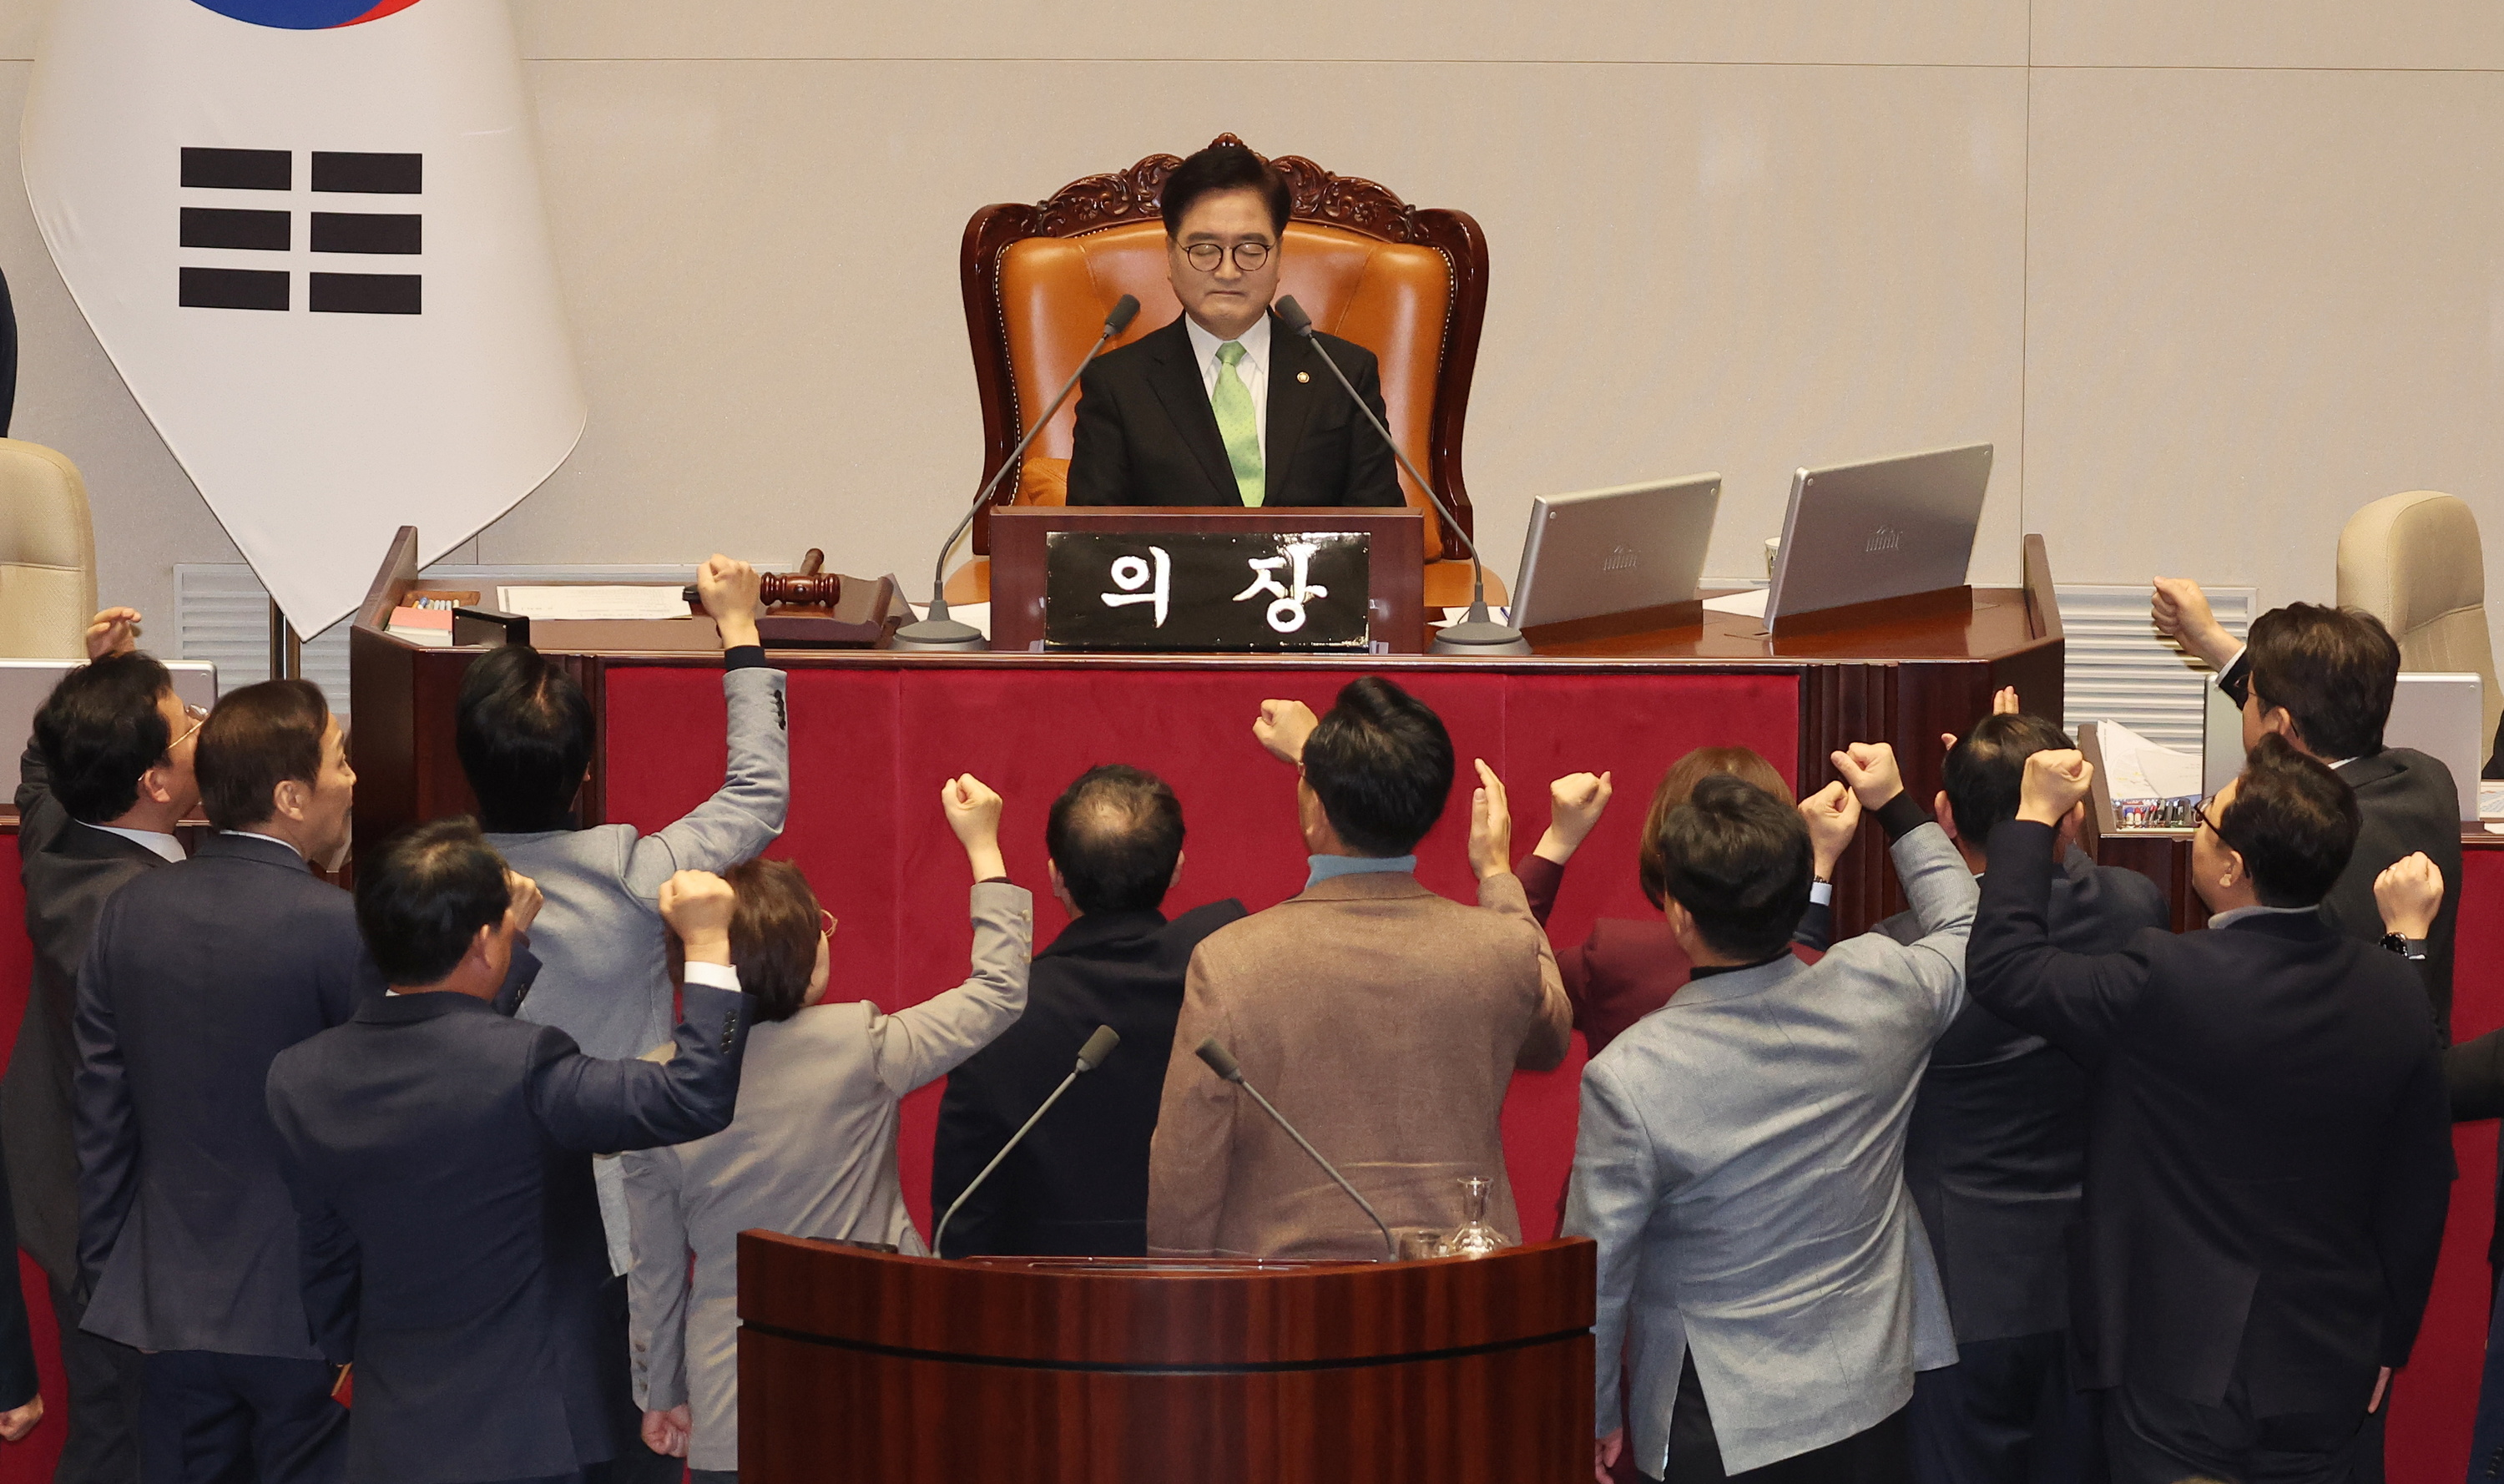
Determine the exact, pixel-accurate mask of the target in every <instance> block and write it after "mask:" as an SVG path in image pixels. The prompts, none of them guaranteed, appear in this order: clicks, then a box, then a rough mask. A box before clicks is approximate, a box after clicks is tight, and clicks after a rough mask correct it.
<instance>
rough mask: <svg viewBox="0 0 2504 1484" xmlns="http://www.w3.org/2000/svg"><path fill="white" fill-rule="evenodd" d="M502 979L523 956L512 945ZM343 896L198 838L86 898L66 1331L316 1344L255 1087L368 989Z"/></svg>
mask: <svg viewBox="0 0 2504 1484" xmlns="http://www.w3.org/2000/svg"><path fill="white" fill-rule="evenodd" d="M513 960H514V965H513V979H512V981H510V982H509V983H508V984H507V989H508V992H509V990H510V989H511V988H512V987H513V986H514V985H517V984H524V983H527V980H528V976H529V975H530V974H531V973H532V972H534V971H535V970H536V968H537V960H535V959H533V958H532V957H531V956H530V955H529V953H527V952H519V953H516V954H514V955H513ZM382 992H383V981H382V975H381V974H380V972H379V971H377V970H376V969H375V968H374V966H373V961H372V960H371V959H369V958H367V957H366V956H365V945H364V943H363V941H362V940H361V939H360V938H359V937H358V935H357V915H356V901H355V899H354V898H353V897H351V896H350V895H349V894H348V893H347V892H344V891H341V890H340V889H339V888H338V887H336V886H333V885H331V884H330V882H328V881H325V880H322V879H321V878H320V877H317V876H315V875H314V874H313V872H312V870H311V868H309V867H308V866H306V865H305V863H304V859H303V857H302V856H299V855H297V854H296V852H295V851H294V850H293V849H290V848H289V847H288V846H284V845H281V844H278V843H277V842H275V841H269V840H257V839H250V838H247V837H245V836H241V835H212V836H210V837H209V838H208V839H207V840H205V841H203V842H201V844H200V846H199V850H198V853H196V854H194V855H193V856H192V857H191V859H190V860H188V861H185V862H183V863H182V864H180V865H169V866H167V867H166V868H165V869H163V870H161V871H150V872H146V873H143V874H142V875H141V876H140V877H139V878H138V879H136V880H133V881H131V882H130V884H129V885H127V886H125V887H123V888H122V890H121V891H118V892H116V893H115V894H114V896H113V899H112V900H111V901H109V902H107V903H105V904H104V912H103V913H102V915H99V916H98V917H97V919H96V925H95V939H94V942H93V943H91V944H90V945H89V946H88V948H87V962H86V963H85V964H84V965H83V966H82V967H81V968H80V970H79V996H78V1018H77V1031H78V1044H79V1071H78V1079H77V1094H78V1145H79V1262H80V1266H81V1269H82V1272H83V1276H84V1277H85V1279H86V1281H87V1282H89V1283H92V1284H93V1285H94V1294H93V1297H92V1298H91V1299H90V1300H89V1302H88V1304H87V1319H86V1324H85V1328H87V1329H89V1330H92V1331H94V1332H95V1333H97V1334H101V1335H104V1336H105V1337H107V1338H109V1339H116V1340H120V1341H121V1342H122V1343H123V1344H125V1345H135V1346H138V1347H139V1348H141V1349H145V1350H210V1351H218V1352H222V1353H225V1354H229V1355H258V1356H277V1357H282V1358H288V1359H301V1360H311V1359H314V1358H316V1357H318V1356H319V1355H320V1353H321V1352H320V1351H319V1350H317V1349H316V1348H315V1346H314V1343H313V1333H312V1330H311V1329H310V1328H309V1327H308V1326H307V1324H306V1322H305V1317H304V1297H303V1291H302V1288H301V1286H300V1285H299V1284H298V1283H297V1281H296V1263H297V1256H296V1250H297V1243H296V1207H295V1204H294V1203H293V1202H292V1201H291V1200H290V1199H289V1198H288V1193H287V1188H286V1184H285V1182H284V1180H283V1179H282V1177H281V1175H280V1173H279V1149H278V1134H277V1131H276V1130H275V1129H274V1128H272V1127H271V1125H270V1122H269V1110H268V1101H267V1099H266V1097H265V1096H264V1094H263V1090H262V1089H263V1084H264V1083H266V1082H267V1080H268V1077H269V1063H270V1061H271V1059H272V1058H274V1057H275V1056H277V1054H278V1053H280V1052H282V1051H285V1050H286V1049H287V1048H289V1047H291V1046H294V1045H295V1044H296V1042H298V1041H302V1040H304V1039H305V1038H306V1037H308V1036H312V1035H314V1034H317V1033H318V1032H320V1031H322V1030H325V1029H327V1028H329V1027H330V1026H333V1025H337V1024H340V1023H342V1022H343V1021H345V1020H346V1019H347V1018H349V1017H350V1016H351V1015H353V1014H355V1013H356V1009H357V1006H358V1005H359V1004H361V1003H363V1002H364V1001H365V1000H368V999H379V998H381V996H382Z"/></svg>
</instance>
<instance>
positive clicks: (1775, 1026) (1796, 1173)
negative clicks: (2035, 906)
mask: <svg viewBox="0 0 2504 1484" xmlns="http://www.w3.org/2000/svg"><path fill="white" fill-rule="evenodd" d="M1894 853H1895V870H1896V873H1897V875H1899V876H1901V877H1902V878H1903V881H1904V893H1905V895H1906V896H1908V897H1910V898H1911V899H1912V903H1913V911H1914V912H1915V913H1916V914H1917V915H1919V917H1920V920H1921V924H1922V926H1923V928H1924V929H1925V931H1926V933H1927V936H1925V937H1924V938H1922V940H1921V941H1920V942H1918V943H1915V944H1913V945H1911V946H1909V947H1908V946H1906V945H1903V944H1900V943H1897V942H1895V940H1894V939H1892V938H1889V937H1887V936H1885V935H1884V934H1880V933H1864V934H1862V935H1861V936H1860V937H1858V938H1854V939H1850V940H1848V941H1846V942H1843V943H1839V944H1836V945H1835V946H1834V947H1833V948H1832V949H1829V950H1828V951H1827V952H1826V956H1825V957H1824V958H1823V959H1821V960H1820V961H1819V962H1818V963H1816V964H1815V965H1808V964H1803V963H1801V962H1800V961H1799V960H1798V959H1796V958H1793V957H1791V955H1790V954H1785V955H1784V956H1783V957H1781V958H1779V959H1777V960H1775V961H1774V962H1772V963H1770V964H1765V965H1762V966H1759V967H1757V968H1753V969H1745V970H1740V971H1737V972H1734V973H1728V974H1717V975H1713V976H1711V977H1709V978H1704V979H1698V980H1695V981H1693V982H1691V983H1689V984H1687V985H1686V987H1684V988H1682V989H1680V990H1679V991H1678V993H1677V994H1676V995H1675V996H1674V997H1673V998H1672V999H1671V1000H1670V1002H1669V1003H1668V1004H1666V1005H1664V1006H1662V1007H1661V1008H1660V1009H1658V1010H1655V1011H1653V1012H1652V1014H1651V1015H1648V1016H1646V1017H1644V1018H1642V1019H1641V1020H1638V1021H1636V1022H1635V1023H1634V1025H1633V1026H1632V1027H1630V1028H1629V1029H1628V1030H1627V1031H1626V1032H1625V1033H1624V1034H1623V1035H1621V1036H1619V1037H1617V1040H1616V1041H1614V1042H1612V1043H1610V1045H1609V1049H1608V1050H1607V1051H1605V1052H1602V1053H1600V1054H1599V1055H1598V1056H1597V1057H1595V1058H1593V1059H1592V1061H1591V1063H1590V1065H1589V1066H1588V1067H1586V1068H1584V1070H1583V1073H1582V1126H1581V1129H1580V1131H1579V1135H1578V1137H1577V1139H1576V1142H1575V1150H1574V1183H1573V1188H1572V1192H1571V1194H1570V1196H1569V1198H1568V1200H1567V1204H1566V1210H1565V1230H1566V1231H1567V1232H1568V1233H1571V1234H1575V1235H1581V1236H1588V1237H1592V1238H1594V1239H1596V1240H1597V1241H1598V1242H1599V1244H1600V1305H1599V1325H1598V1329H1597V1331H1596V1335H1595V1339H1596V1348H1597V1353H1598V1365H1597V1369H1598V1378H1597V1379H1598V1393H1597V1399H1598V1402H1599V1425H1598V1431H1599V1433H1600V1435H1602V1436H1606V1435H1607V1434H1608V1433H1610V1432H1613V1431H1615V1430H1616V1429H1617V1426H1618V1423H1619V1419H1618V1405H1617V1391H1618V1388H1617V1376H1618V1370H1619V1367H1620V1364H1621V1363H1622V1364H1623V1365H1625V1366H1628V1367H1631V1369H1632V1372H1633V1381H1632V1385H1631V1388H1630V1390H1629V1396H1630V1398H1631V1402H1630V1405H1631V1409H1632V1412H1633V1415H1632V1417H1631V1418H1630V1419H1628V1421H1627V1426H1628V1432H1629V1433H1630V1436H1629V1437H1628V1439H1627V1441H1628V1443H1629V1444H1630V1445H1631V1447H1632V1448H1633V1449H1634V1459H1635V1463H1636V1465H1637V1466H1638V1467H1641V1468H1642V1469H1643V1470H1644V1471H1645V1472H1646V1473H1649V1474H1652V1475H1655V1476H1659V1475H1663V1474H1665V1473H1666V1472H1667V1467H1666V1463H1665V1461H1666V1459H1667V1456H1668V1451H1669V1414H1670V1403H1671V1401H1672V1400H1673V1399H1674V1398H1675V1397H1676V1396H1677V1393H1678V1376H1679V1369H1680V1363H1681V1362H1682V1361H1683V1360H1684V1359H1685V1358H1686V1355H1687V1351H1688V1350H1689V1349H1692V1350H1693V1351H1694V1354H1695V1374H1696V1379H1697V1380H1698V1381H1700V1382H1701V1383H1702V1384H1703V1388H1704V1398H1705V1402H1706V1404H1707V1405H1708V1406H1710V1407H1711V1408H1712V1412H1713V1428H1714V1432H1715V1434H1716V1435H1717V1436H1718V1437H1719V1439H1720V1441H1721V1464H1722V1467H1724V1468H1726V1469H1728V1470H1729V1471H1731V1472H1733V1473H1736V1472H1738V1471H1739V1470H1741V1469H1747V1468H1760V1467H1764V1466H1765V1465H1767V1464H1772V1463H1777V1462H1779V1461H1781V1460H1783V1459H1786V1458H1790V1457H1791V1456H1792V1455H1794V1454H1800V1453H1806V1452H1808V1451H1809V1450H1810V1449H1812V1448H1819V1447H1823V1446H1825V1445H1826V1444H1827V1443H1831V1442H1836V1441H1839V1440H1841V1439H1843V1438H1846V1437H1849V1436H1851V1435H1852V1434H1853V1433H1856V1432H1861V1431H1864V1430H1865V1429H1868V1428H1871V1427H1874V1426H1876V1425H1877V1424H1878V1423H1879V1422H1881V1421H1884V1420H1885V1419H1886V1418H1887V1416H1888V1415H1889V1414H1890V1413H1893V1412H1894V1411H1895V1410H1896V1409H1897V1408H1898V1407H1901V1406H1902V1405H1903V1404H1904V1403H1905V1402H1906V1401H1907V1400H1908V1399H1909V1398H1911V1396H1912V1392H1913V1372H1915V1371H1916V1370H1930V1369H1934V1368H1936V1367H1938V1366H1941V1365H1948V1364H1953V1363H1955V1361H1956V1358H1957V1356H1956V1340H1955V1336H1954V1334H1953V1333H1952V1332H1951V1330H1950V1329H1949V1325H1948V1311H1947V1302H1946V1299H1945V1297H1944V1295H1943V1294H1942V1293H1941V1290H1940V1287H1939V1277H1938V1269H1937V1268H1936V1267H1935V1266H1934V1265H1933V1264H1932V1262H1931V1260H1930V1239H1929V1238H1928V1236H1927V1235H1926V1234H1925V1233H1924V1232H1923V1229H1922V1220H1921V1215H1920V1213H1919V1212H1918V1211H1917V1210H1915V1208H1914V1206H1913V1202H1912V1198H1911V1197H1910V1196H1909V1195H1908V1194H1907V1193H1906V1192H1905V1190H1904V1127H1905V1122H1906V1120H1907V1119H1908V1117H1909V1116H1910V1114H1911V1112H1912V1107H1913V1094H1914V1091H1915V1089H1916V1088H1918V1087H1919V1086H1920V1085H1921V1080H1922V1070H1923V1068H1924V1067H1925V1066H1927V1065H1928V1064H1929V1061H1930V1046H1931V1044H1932V1043H1933V1042H1935V1041H1937V1040H1938V1038H1939V1036H1940V1034H1941V1033H1942V1032H1944V1031H1945V1030H1946V1029H1947V1027H1948V1022H1949V1021H1951V1020H1953V1019H1955V1018H1956V1015H1957V1012H1958V1010H1960V1009H1961V1008H1963V1006H1964V1004H1965V933H1966V930H1967V929H1968V928H1970V927H1971V926H1972V923H1973V912H1974V903H1975V901H1976V899H1977V898H1978V896H1979V895H1980V893H1979V892H1978V890H1977V889H1976V887H1975V885H1974V880H1973V874H1972V873H1971V872H1970V871H1968V870H1967V869H1966V868H1965V862H1964V861H1963V860H1962V859H1960V858H1959V857H1958V855H1957V852H1956V847H1955V846H1952V845H1950V844H1949V843H1948V839H1947V836H1946V835H1944V834H1943V833H1941V832H1940V830H1939V827H1938V826H1937V825H1935V824H1925V825H1923V826H1922V827H1921V828H1920V829H1917V830H1914V831H1912V832H1911V833H1909V834H1907V835H1906V836H1904V838H1903V839H1901V840H1899V841H1897V842H1896V843H1895V848H1894Z"/></svg>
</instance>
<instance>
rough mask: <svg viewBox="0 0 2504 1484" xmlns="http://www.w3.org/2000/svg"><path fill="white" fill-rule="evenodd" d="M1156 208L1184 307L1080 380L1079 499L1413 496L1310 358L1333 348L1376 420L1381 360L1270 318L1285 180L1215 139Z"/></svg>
mask: <svg viewBox="0 0 2504 1484" xmlns="http://www.w3.org/2000/svg"><path fill="white" fill-rule="evenodd" d="M1159 204H1160V207H1161V209H1162V210H1163V212H1164V214H1165V269H1166V273H1167V275H1168V276H1169V277H1170V278H1171V280H1172V282H1173V291H1174V297H1175V298H1177V299H1179V300H1181V301H1182V310H1183V312H1182V315H1181V317H1180V318H1178V319H1176V320H1175V321H1174V322H1173V323H1172V324H1170V325H1168V326H1166V327H1165V328H1163V329H1160V330H1158V331H1156V332H1155V333H1153V334H1150V335H1147V336H1145V337H1143V338H1142V339H1140V340H1138V341H1137V342H1136V343H1134V344H1131V345H1126V346H1124V347H1122V348H1121V349H1120V350H1117V351H1112V352H1109V353H1107V354H1106V355H1103V356H1101V357H1098V358H1097V359H1096V361H1095V363H1094V364H1093V365H1091V366H1089V367H1088V368H1087V373H1086V375H1085V376H1084V377H1083V378H1081V380H1080V382H1079V402H1078V429H1077V432H1076V434H1075V436H1074V439H1073V441H1072V445H1071V449H1070V459H1069V497H1068V498H1069V503H1071V504H1073V505H1235V506H1242V507H1250V506H1257V505H1398V504H1401V503H1403V499H1402V496H1401V493H1400V478H1399V474H1398V471H1397V466H1396V465H1395V464H1394V463H1393V461H1392V457H1391V449H1390V447H1389V445H1387V444H1385V443H1384V442H1383V441H1382V438H1381V435H1380V434H1378V433H1376V432H1375V431H1374V430H1373V429H1372V428H1370V427H1368V426H1366V422H1365V419H1364V417H1363V416H1362V415H1361V414H1359V413H1358V411H1357V410H1356V409H1355V408H1354V407H1352V406H1349V405H1348V400H1347V394H1346V393H1345V392H1343V391H1341V390H1340V389H1339V383H1338V379H1337V378H1335V377H1333V376H1332V375H1331V373H1330V368H1329V367H1327V366H1324V365H1321V364H1319V363H1318V362H1317V361H1316V358H1317V357H1318V356H1319V355H1320V354H1322V353H1323V352H1327V353H1328V354H1329V355H1330V357H1331V359H1332V360H1334V361H1336V362H1338V363H1339V369H1340V370H1342V371H1344V372H1346V373H1347V378H1348V380H1349V381H1351V382H1353V383H1354V384H1355V386H1356V389H1357V391H1358V393H1360V394H1361V395H1362V396H1363V397H1365V400H1366V405H1368V406H1369V407H1371V408H1373V409H1374V416H1375V417H1377V418H1378V417H1381V416H1383V407H1382V377H1381V372H1380V370H1379V368H1378V367H1377V366H1376V364H1375V362H1374V353H1373V352H1372V351H1369V350H1367V349H1365V348H1364V347H1363V346H1360V345H1356V344H1354V343H1352V342H1350V341H1346V340H1341V339H1339V338H1338V337H1337V336H1335V335H1320V336H1317V337H1316V339H1315V340H1312V341H1307V340H1304V339H1303V338H1301V337H1299V336H1296V335H1292V334H1289V333H1288V332H1286V331H1285V330H1284V329H1282V328H1279V327H1278V325H1277V322H1276V320H1275V318H1274V317H1273V316H1271V314H1270V313H1269V301H1270V300H1271V299H1272V298H1274V297H1276V295H1277V293H1278V259H1279V254H1280V252H1281V251H1282V243H1281V239H1282V237H1283V235H1284V233H1285V232H1286V229H1287V212H1288V193H1287V182H1286V179H1285V178H1284V177H1283V176H1281V175H1279V173H1278V172H1277V171H1276V170H1275V169H1272V168H1271V167H1270V166H1269V164H1268V163H1267V162H1266V161H1264V160H1263V159H1262V158H1261V157H1260V156H1259V155H1254V154H1253V153H1252V152H1251V151H1250V150H1248V149H1245V148H1244V147H1242V146H1241V145H1231V144H1230V145H1211V146H1210V147H1208V148H1207V149H1205V150H1202V151H1200V153H1199V154H1197V155H1193V156H1191V157H1190V158H1189V159H1186V160H1184V161H1183V162H1182V163H1181V164H1179V165H1177V166H1175V167H1174V172H1173V174H1172V175H1170V176H1168V177H1166V178H1165V191H1164V194H1163V195H1162V196H1161V198H1160V201H1159Z"/></svg>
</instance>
